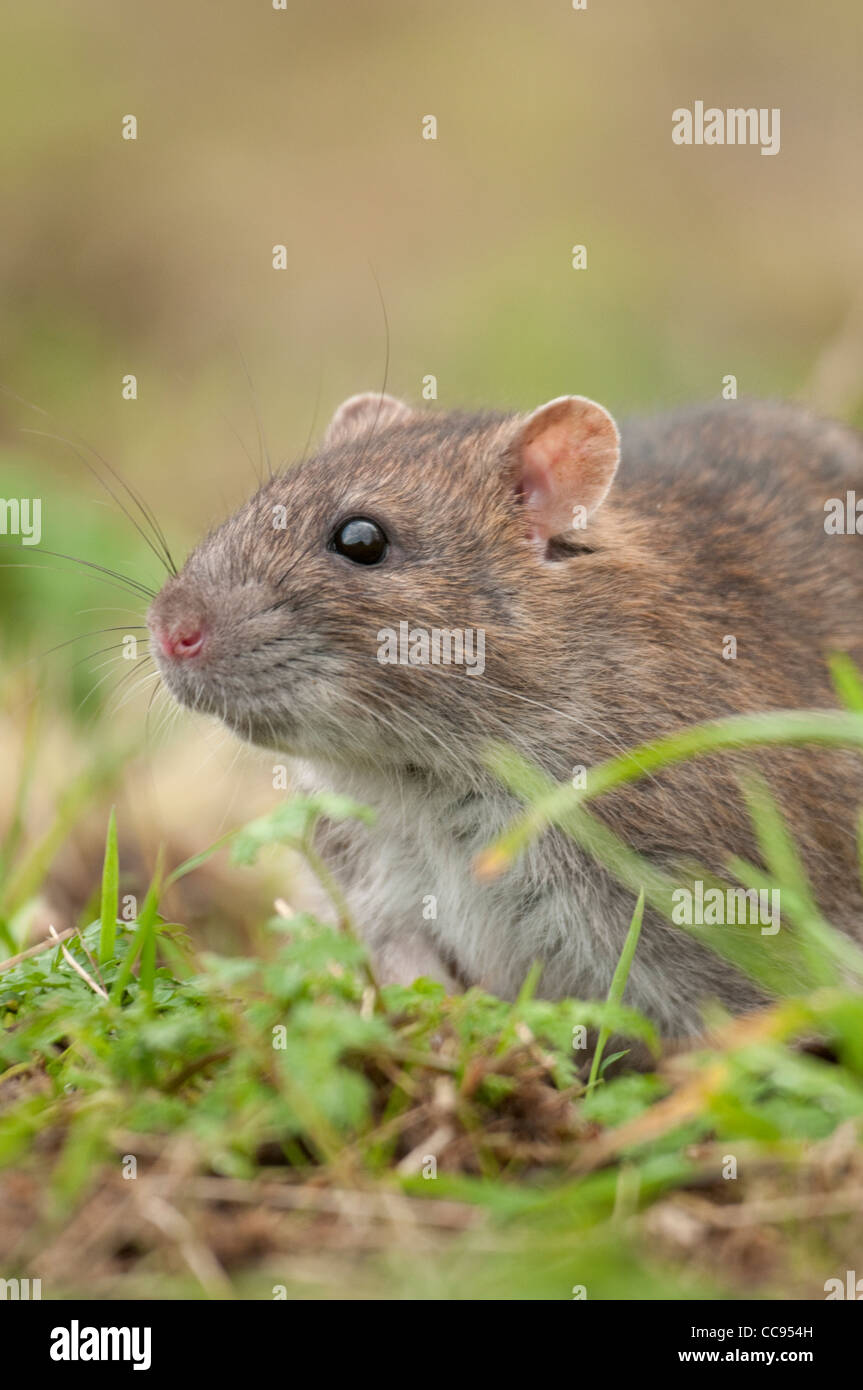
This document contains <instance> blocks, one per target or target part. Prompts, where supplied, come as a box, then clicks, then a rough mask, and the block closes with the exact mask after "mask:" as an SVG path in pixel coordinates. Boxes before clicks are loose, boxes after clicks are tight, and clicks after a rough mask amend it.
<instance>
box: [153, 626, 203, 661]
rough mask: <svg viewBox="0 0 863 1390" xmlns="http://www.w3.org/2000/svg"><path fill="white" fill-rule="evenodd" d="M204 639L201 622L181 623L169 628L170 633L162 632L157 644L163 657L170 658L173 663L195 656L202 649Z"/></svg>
mask: <svg viewBox="0 0 863 1390" xmlns="http://www.w3.org/2000/svg"><path fill="white" fill-rule="evenodd" d="M205 639H206V632H205V630H204V625H203V623H201V622H190V623H183V624H180V625H179V626H177V627H174V628H171V629H170V631H168V630H164V631H162V632H160V633H159V644H160V646H161V648H162V651H163V652H164V653H165V656H168V657H171V658H172V659H173V660H175V661H182V660H185V659H186V658H187V657H193V656H197V655H198V654H199V652H200V651H201V649H202V648H203V645H204V641H205Z"/></svg>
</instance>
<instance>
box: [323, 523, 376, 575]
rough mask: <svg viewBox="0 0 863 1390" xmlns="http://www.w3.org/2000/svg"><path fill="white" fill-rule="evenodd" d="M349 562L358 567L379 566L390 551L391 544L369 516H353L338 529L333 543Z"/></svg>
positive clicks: (334, 548)
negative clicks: (351, 561)
mask: <svg viewBox="0 0 863 1390" xmlns="http://www.w3.org/2000/svg"><path fill="white" fill-rule="evenodd" d="M331 545H332V549H333V550H337V551H338V552H339V554H340V555H344V556H346V557H347V559H348V560H353V561H354V563H355V564H357V565H379V564H380V562H381V560H382V559H383V558H384V556H385V555H386V553H387V550H388V549H389V542H388V540H387V538H386V536H385V535H384V533H383V531H382V530H381V528H380V526H378V524H377V522H376V521H369V519H368V517H367V516H352V517H351V518H350V520H349V521H343V522H342V524H341V526H339V527H338V529H337V530H336V532H335V534H334V535H333V539H332V542H331Z"/></svg>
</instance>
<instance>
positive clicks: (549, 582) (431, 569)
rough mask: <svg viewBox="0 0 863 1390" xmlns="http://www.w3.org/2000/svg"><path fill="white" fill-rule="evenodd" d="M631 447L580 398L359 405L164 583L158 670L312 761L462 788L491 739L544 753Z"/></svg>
mask: <svg viewBox="0 0 863 1390" xmlns="http://www.w3.org/2000/svg"><path fill="white" fill-rule="evenodd" d="M618 455H619V440H618V434H617V429H616V427H615V425H614V422H613V420H612V419H611V417H610V415H608V413H607V412H606V411H605V410H603V409H602V407H601V406H598V405H596V404H594V403H593V402H592V401H588V400H585V399H584V398H583V397H579V396H566V397H561V398H560V399H559V400H555V401H552V402H551V403H550V404H548V405H545V406H543V407H541V408H540V409H539V410H537V411H535V412H534V413H533V414H532V415H529V416H527V417H524V416H520V417H519V416H501V415H480V416H471V415H447V414H427V413H424V412H419V411H413V410H411V409H410V408H409V407H407V406H405V405H402V404H401V403H400V402H399V401H396V400H393V399H392V398H391V397H388V396H383V397H381V396H376V395H365V396H354V397H352V398H351V399H350V400H348V401H346V402H345V403H344V404H343V405H342V406H341V407H340V408H339V410H338V411H337V412H336V415H335V417H334V418H333V421H332V423H331V425H330V427H329V430H328V431H327V435H326V438H325V440H324V444H323V447H322V449H321V451H320V453H319V454H318V455H317V456H316V457H315V458H312V459H309V460H308V461H306V462H303V463H301V464H299V465H298V466H296V467H295V468H293V469H289V470H288V471H287V472H285V473H284V474H282V475H280V476H278V477H276V478H274V479H272V480H271V481H270V482H268V483H267V484H266V485H265V486H264V487H262V488H261V490H260V491H259V492H258V493H257V494H256V495H255V496H254V497H253V498H252V499H251V500H250V501H249V502H248V503H247V504H246V505H245V506H244V507H243V508H242V509H241V510H240V511H239V512H238V513H237V514H236V515H235V516H234V517H232V518H231V520H230V521H227V522H226V523H225V524H224V525H223V526H221V527H220V528H219V529H218V530H216V531H214V532H213V533H212V534H211V535H209V536H208V537H207V538H206V539H205V540H204V541H203V542H202V543H201V544H200V545H199V546H198V547H197V549H196V550H194V551H193V552H192V554H191V555H190V556H189V559H188V560H187V562H186V565H185V567H184V568H183V570H182V572H181V573H180V574H179V575H178V576H177V577H176V578H172V579H170V580H168V582H167V583H166V585H165V587H164V589H163V590H162V592H161V593H160V594H159V596H158V598H157V599H156V601H155V602H154V604H153V606H152V608H151V610H150V614H149V625H150V630H151V633H152V637H153V646H154V649H155V652H156V656H157V660H158V663H159V666H160V668H161V672H162V675H163V677H164V679H165V681H166V683H167V685H168V687H169V688H170V690H171V691H172V693H173V694H174V696H175V697H176V698H177V699H178V700H179V701H180V702H181V703H182V704H184V705H187V706H189V707H190V708H192V709H195V710H199V711H202V712H205V713H208V714H212V715H216V716H217V717H219V718H220V719H222V720H223V721H224V723H226V724H227V725H228V726H229V727H230V728H231V729H233V730H234V731H235V732H236V733H238V734H239V735H240V736H241V737H244V738H247V739H249V740H251V741H252V742H254V743H258V744H261V745H264V746H266V747H269V748H274V749H278V750H282V751H285V752H288V753H294V754H297V755H299V756H303V757H308V758H310V759H312V761H315V760H317V761H321V762H325V763H329V764H333V763H334V764H342V765H354V766H357V767H361V766H365V767H369V766H373V767H391V768H396V769H398V768H407V767H414V768H422V769H424V770H426V771H433V770H440V771H441V772H443V773H445V774H456V773H458V772H459V771H460V772H462V773H464V772H466V771H467V772H469V771H470V768H471V766H472V765H473V764H474V763H475V760H476V756H477V755H478V753H479V750H480V749H481V747H482V745H483V744H484V742H485V741H486V740H488V739H489V738H490V737H495V738H505V739H509V741H510V742H513V743H515V744H516V745H520V746H522V747H526V746H532V747H534V749H535V746H536V744H537V743H540V744H541V736H540V737H529V738H526V737H524V735H525V730H528V729H529V730H534V731H535V732H536V733H537V734H538V735H539V731H540V729H541V725H542V722H543V718H544V717H545V716H544V715H543V706H544V705H547V704H548V700H549V691H551V692H552V694H551V700H552V703H555V701H554V692H555V691H557V690H559V688H560V685H561V682H562V681H563V680H564V678H565V675H566V673H565V672H564V671H563V670H561V662H562V661H565V655H564V653H565V650H566V640H565V639H566V631H567V629H569V628H571V626H572V625H573V624H574V623H577V622H578V620H579V618H578V612H577V611H573V609H572V607H571V604H572V596H573V584H574V583H578V582H579V572H578V567H579V566H580V565H585V564H586V565H587V566H588V567H589V566H590V564H591V562H593V561H595V560H596V559H597V558H598V556H597V555H596V549H597V546H598V547H599V549H600V551H601V550H602V533H603V528H602V526H601V525H600V524H599V523H598V522H597V520H596V518H595V515H594V514H595V513H596V511H597V508H599V507H600V504H601V503H602V501H603V499H604V498H605V495H606V493H607V492H608V489H609V487H610V485H611V482H612V479H613V477H614V473H615V469H616V467H617V462H618ZM573 674H574V673H573Z"/></svg>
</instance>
